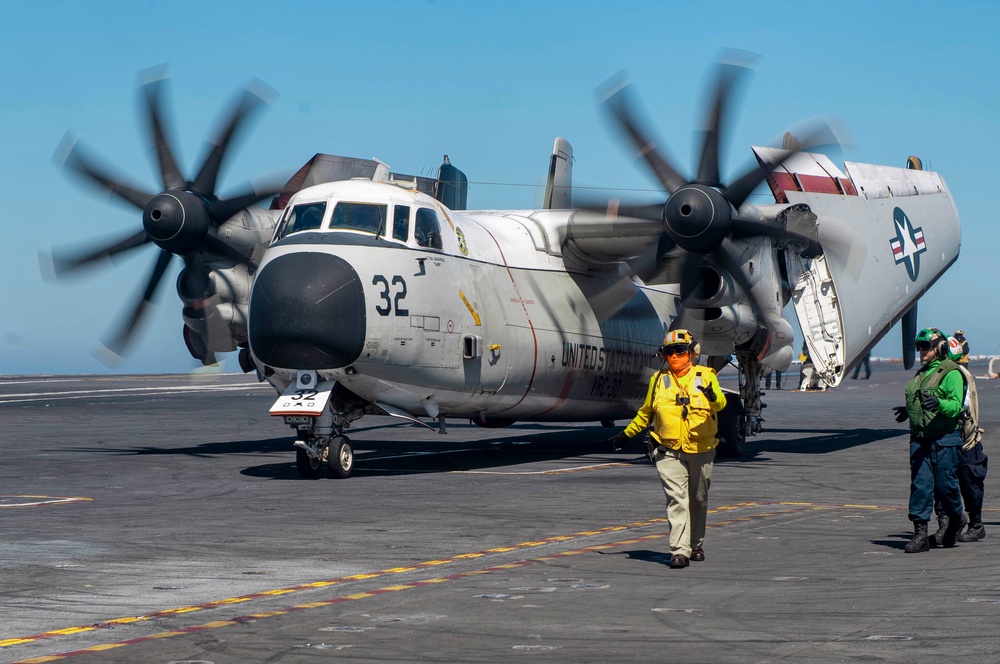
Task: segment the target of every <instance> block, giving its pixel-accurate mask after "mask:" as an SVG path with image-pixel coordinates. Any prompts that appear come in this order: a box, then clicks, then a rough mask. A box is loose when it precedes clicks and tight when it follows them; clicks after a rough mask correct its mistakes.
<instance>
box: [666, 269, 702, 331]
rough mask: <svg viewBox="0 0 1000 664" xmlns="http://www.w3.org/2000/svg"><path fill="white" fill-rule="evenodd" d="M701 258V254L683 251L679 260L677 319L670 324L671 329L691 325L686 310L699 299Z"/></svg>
mask: <svg viewBox="0 0 1000 664" xmlns="http://www.w3.org/2000/svg"><path fill="white" fill-rule="evenodd" d="M703 259H704V258H703V256H702V255H701V254H696V253H693V252H690V251H686V252H684V257H683V259H682V260H681V266H680V289H681V297H680V300H679V307H678V311H677V319H676V320H675V321H674V323H673V324H672V325H671V326H670V327H671V329H677V328H687V327H691V321H690V320H689V318H688V310H689V309H691V303H692V302H694V301H695V300H699V299H701V293H699V290H698V289H699V288H700V287H701V284H702V278H701V262H702V260H703Z"/></svg>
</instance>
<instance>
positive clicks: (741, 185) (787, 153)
mask: <svg viewBox="0 0 1000 664" xmlns="http://www.w3.org/2000/svg"><path fill="white" fill-rule="evenodd" d="M829 145H841V138H840V135H839V133H838V129H837V128H835V127H834V126H833V125H832V124H831V123H830V122H828V121H826V122H822V123H821V124H820V125H818V126H814V127H812V128H810V129H809V130H808V133H807V134H806V135H805V138H804V139H799V142H798V147H797V148H796V149H794V150H790V149H784V150H782V151H781V153H780V156H779V157H778V159H777V161H773V162H767V163H765V164H756V165H754V166H753V167H751V168H750V170H748V171H747V172H746V173H744V174H743V175H742V176H740V177H739V178H737V179H736V180H735V181H733V182H731V183H730V184H729V185H728V186H726V187H723V188H722V195H723V196H725V197H726V200H728V201H729V202H730V203H731V204H732V206H733V207H734V208H736V209H737V210H738V209H739V208H740V206H741V205H743V203H744V202H745V201H746V199H747V198H748V197H749V196H750V194H751V193H753V190H754V189H756V188H757V185H759V184H760V183H761V182H763V181H764V180H766V179H767V177H768V176H769V175H771V173H773V172H774V170H775V169H776V168H778V167H779V166H781V165H782V164H783V163H785V161H786V160H787V159H788V158H789V157H791V156H792V155H794V154H795V153H796V152H809V151H810V150H814V149H816V148H819V147H823V146H829Z"/></svg>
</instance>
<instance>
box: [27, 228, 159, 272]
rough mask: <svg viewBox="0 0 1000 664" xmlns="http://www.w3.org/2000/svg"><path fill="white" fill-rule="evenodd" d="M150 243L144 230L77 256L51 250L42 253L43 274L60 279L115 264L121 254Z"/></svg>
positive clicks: (40, 253) (40, 256)
mask: <svg viewBox="0 0 1000 664" xmlns="http://www.w3.org/2000/svg"><path fill="white" fill-rule="evenodd" d="M150 241H151V240H150V239H149V236H148V235H146V231H144V230H142V231H139V232H138V233H133V234H131V235H129V236H127V237H125V238H123V239H122V240H120V241H118V242H115V243H114V244H110V245H107V246H103V247H101V248H99V249H94V250H92V251H88V252H86V253H83V254H77V255H75V256H74V255H68V256H59V255H57V254H54V253H52V251H51V250H44V251H40V252H39V259H40V260H41V262H42V272H43V273H44V274H45V276H47V277H51V278H58V277H62V276H65V275H66V274H69V273H71V272H74V271H76V270H78V269H80V268H83V267H88V266H90V265H91V264H93V263H97V262H108V263H114V259H115V257H117V256H118V255H119V254H123V253H127V252H129V251H131V250H132V249H135V248H137V247H141V246H142V245H144V244H147V243H149V242H150Z"/></svg>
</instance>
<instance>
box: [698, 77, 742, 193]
mask: <svg viewBox="0 0 1000 664" xmlns="http://www.w3.org/2000/svg"><path fill="white" fill-rule="evenodd" d="M747 71H748V69H747V68H746V67H743V66H739V65H735V64H727V63H720V64H719V71H718V77H717V80H716V84H715V94H714V95H713V102H712V107H711V110H710V111H709V116H708V124H707V126H706V128H705V137H704V140H703V142H702V148H701V163H700V164H699V165H698V180H697V181H698V182H700V183H701V184H707V185H709V186H712V187H718V186H720V184H721V180H720V176H719V144H720V142H721V133H722V130H723V129H725V127H726V117H727V114H726V111H727V110H728V107H729V101H730V98H731V96H732V94H733V89H734V88H735V86H736V84H737V83H738V82H739V79H740V77H741V76H742V75H743V74H745V73H746V72H747ZM737 207H738V206H737Z"/></svg>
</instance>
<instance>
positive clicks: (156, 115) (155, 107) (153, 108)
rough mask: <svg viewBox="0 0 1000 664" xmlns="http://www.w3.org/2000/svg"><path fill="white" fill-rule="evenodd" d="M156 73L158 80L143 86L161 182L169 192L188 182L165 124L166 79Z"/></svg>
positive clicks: (155, 79)
mask: <svg viewBox="0 0 1000 664" xmlns="http://www.w3.org/2000/svg"><path fill="white" fill-rule="evenodd" d="M154 73H155V74H156V75H157V76H158V78H154V79H153V80H150V81H149V82H148V83H144V84H142V91H143V97H144V98H145V100H146V112H147V118H146V119H147V122H148V123H149V132H150V138H151V139H152V142H153V149H154V151H155V152H156V160H157V163H158V164H159V166H160V180H161V181H162V182H163V188H164V189H167V190H169V189H180V188H182V187H184V185H185V184H186V182H185V179H184V175H183V174H182V173H181V170H180V168H178V167H177V161H176V159H174V153H173V150H172V149H171V148H170V140H169V137H168V136H167V132H166V129H165V127H164V123H163V108H162V107H163V101H162V96H163V88H164V85H165V83H166V79H165V78H163V76H162V71H161V70H160V69H157V70H156V71H155V72H154Z"/></svg>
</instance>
